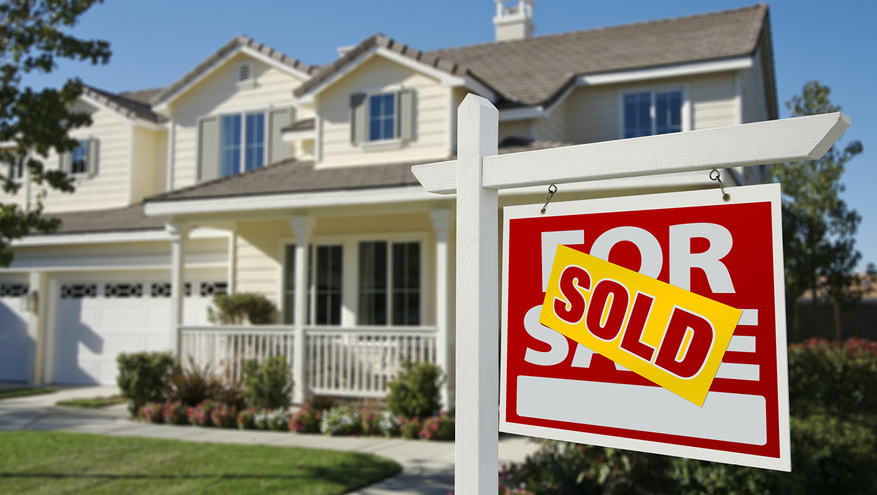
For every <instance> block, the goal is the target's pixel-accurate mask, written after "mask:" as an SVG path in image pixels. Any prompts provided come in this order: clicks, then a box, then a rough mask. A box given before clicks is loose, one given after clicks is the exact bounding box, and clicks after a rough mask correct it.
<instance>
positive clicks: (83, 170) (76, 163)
mask: <svg viewBox="0 0 877 495" xmlns="http://www.w3.org/2000/svg"><path fill="white" fill-rule="evenodd" d="M60 163H61V170H63V171H65V172H67V173H68V174H70V175H73V176H79V177H83V176H91V175H94V174H96V173H97V163H98V140H97V139H94V138H89V139H84V140H80V141H79V143H78V144H77V145H76V147H75V148H73V150H72V151H70V152H67V153H62V154H61V157H60Z"/></svg>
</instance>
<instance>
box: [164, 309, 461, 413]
mask: <svg viewBox="0 0 877 495" xmlns="http://www.w3.org/2000/svg"><path fill="white" fill-rule="evenodd" d="M179 355H180V358H181V359H182V361H183V362H186V363H188V362H189V359H191V360H192V362H193V363H194V364H195V365H196V366H199V367H204V366H210V368H211V369H212V370H213V371H215V372H218V373H220V374H221V376H223V377H224V378H226V379H227V380H229V381H239V380H241V378H242V373H243V365H244V362H246V361H247V360H251V359H255V360H256V361H258V362H261V361H264V360H265V359H267V358H269V357H273V356H283V357H285V358H286V360H287V362H288V363H290V364H291V365H292V366H291V367H292V379H293V384H294V385H293V394H294V402H296V403H302V402H304V401H306V400H308V398H310V397H313V396H314V395H328V396H338V397H378V398H380V397H384V396H386V394H387V392H388V391H389V387H388V384H389V382H390V381H392V380H393V379H394V378H395V377H396V375H397V374H398V373H399V370H400V369H401V365H402V363H404V362H405V361H412V362H428V363H433V364H437V365H439V366H440V367H442V368H443V369H447V365H446V363H445V366H442V364H443V363H440V362H439V355H440V352H439V340H438V332H437V329H436V328H435V327H390V328H375V327H354V328H327V327H304V328H301V329H300V330H299V331H297V330H296V327H294V326H289V325H260V326H252V327H240V326H185V327H180V351H179Z"/></svg>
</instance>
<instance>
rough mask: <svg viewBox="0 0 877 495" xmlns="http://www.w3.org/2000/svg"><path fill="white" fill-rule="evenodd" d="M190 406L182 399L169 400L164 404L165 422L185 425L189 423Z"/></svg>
mask: <svg viewBox="0 0 877 495" xmlns="http://www.w3.org/2000/svg"><path fill="white" fill-rule="evenodd" d="M187 412H188V407H187V406H186V405H185V404H183V403H182V402H180V401H175V402H168V403H166V404H165V405H164V410H163V411H162V414H163V415H164V422H165V423H167V424H169V425H185V424H189V418H188V415H187Z"/></svg>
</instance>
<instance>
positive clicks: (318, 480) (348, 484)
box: [0, 431, 401, 495]
mask: <svg viewBox="0 0 877 495" xmlns="http://www.w3.org/2000/svg"><path fill="white" fill-rule="evenodd" d="M0 444H2V445H3V448H2V449H0V493H16V494H26V493H52V494H67V493H90V494H92V493H93V494H111V493H112V494H115V493H162V494H167V495H171V494H177V493H179V494H187V495H188V494H198V493H235V494H250V493H252V494H259V493H303V494H340V493H346V492H348V491H351V490H355V489H358V488H362V487H364V486H367V485H370V484H372V483H375V482H377V481H379V480H382V479H384V478H387V477H390V476H393V475H395V474H398V473H399V472H400V470H401V468H400V467H399V465H398V464H396V463H395V462H393V461H391V460H389V459H384V458H380V457H377V456H374V455H371V454H364V453H351V452H336V451H329V450H316V449H303V448H293V447H269V446H253V445H228V444H213V443H187V442H180V441H176V440H156V439H142V438H120V437H107V436H100V435H88V434H81V433H59V432H32V431H16V432H8V433H0Z"/></svg>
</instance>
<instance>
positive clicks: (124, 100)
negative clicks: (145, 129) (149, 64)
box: [82, 86, 163, 122]
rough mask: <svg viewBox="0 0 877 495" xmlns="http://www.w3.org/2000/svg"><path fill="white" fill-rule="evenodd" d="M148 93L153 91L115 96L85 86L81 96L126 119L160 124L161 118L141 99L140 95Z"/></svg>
mask: <svg viewBox="0 0 877 495" xmlns="http://www.w3.org/2000/svg"><path fill="white" fill-rule="evenodd" d="M149 91H154V90H144V91H136V92H128V93H119V94H115V93H110V92H108V91H104V90H102V89H98V88H95V87H92V86H85V87H84V88H83V91H82V94H83V95H84V96H86V97H89V98H92V99H94V100H95V101H97V102H98V103H100V104H102V105H104V106H106V107H108V108H110V109H111V110H113V111H115V112H117V113H119V114H120V115H122V116H124V117H126V118H129V119H132V120H133V119H142V120H146V121H149V122H161V121H162V120H163V118H162V117H160V116H159V115H158V114H157V113H155V112H153V111H152V107H151V106H150V105H149V103H148V102H146V101H143V100H142V99H141V95H142V94H144V93H146V92H149Z"/></svg>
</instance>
